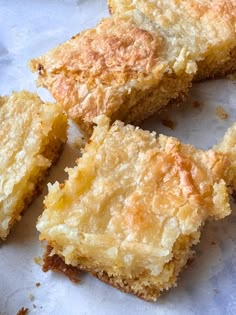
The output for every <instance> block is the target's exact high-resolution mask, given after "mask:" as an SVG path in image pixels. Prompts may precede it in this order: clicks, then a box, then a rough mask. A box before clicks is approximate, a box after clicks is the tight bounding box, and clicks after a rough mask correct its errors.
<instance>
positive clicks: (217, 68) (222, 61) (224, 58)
mask: <svg viewBox="0 0 236 315" xmlns="http://www.w3.org/2000/svg"><path fill="white" fill-rule="evenodd" d="M108 5H109V7H110V11H111V12H113V13H120V14H126V12H128V11H130V10H134V9H138V10H140V11H141V12H142V13H143V14H144V15H145V16H146V17H147V18H148V19H150V20H151V21H152V22H153V23H154V24H156V25H158V26H159V27H161V28H162V29H163V30H164V31H166V32H168V33H170V34H172V36H175V37H176V38H178V42H179V43H180V44H182V45H183V47H186V46H188V50H189V54H190V55H191V57H192V58H196V55H198V58H199V57H200V58H199V59H198V60H199V61H198V71H197V74H196V76H195V79H196V80H202V79H206V78H209V77H215V76H223V75H225V74H226V73H229V72H232V71H235V70H236V33H235V30H236V1H235V0H201V1H199V0H165V1H153V0H134V1H133V0H132V1H131V0H108ZM195 60H196V59H195Z"/></svg>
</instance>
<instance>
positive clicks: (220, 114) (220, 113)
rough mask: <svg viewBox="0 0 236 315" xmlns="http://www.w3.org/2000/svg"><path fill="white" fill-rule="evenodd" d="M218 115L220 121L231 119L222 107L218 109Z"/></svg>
mask: <svg viewBox="0 0 236 315" xmlns="http://www.w3.org/2000/svg"><path fill="white" fill-rule="evenodd" d="M216 115H217V116H218V117H219V118H220V119H227V118H228V117H229V114H228V113H227V112H226V111H225V110H224V108H223V107H222V106H217V107H216Z"/></svg>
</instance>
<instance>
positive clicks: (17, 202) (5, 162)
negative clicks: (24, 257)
mask: <svg viewBox="0 0 236 315" xmlns="http://www.w3.org/2000/svg"><path fill="white" fill-rule="evenodd" d="M0 125H1V131H0V139H1V147H0V174H1V176H0V187H1V192H0V238H1V239H5V238H6V237H7V235H8V233H9V231H10V228H11V226H12V225H13V223H14V222H15V221H16V220H19V219H20V214H21V212H22V210H23V209H25V207H26V206H27V205H28V204H29V203H30V202H31V201H32V199H33V197H34V195H35V194H36V193H38V192H39V191H40V190H41V188H42V183H43V180H44V178H45V175H46V173H47V170H48V168H49V167H50V166H51V164H52V163H53V162H54V161H55V160H56V158H57V157H58V155H59V153H60V150H61V148H62V145H63V143H65V141H66V138H67V135H66V133H67V118H66V115H65V114H64V113H63V111H62V109H61V107H60V106H59V105H57V104H49V103H43V101H41V100H40V98H39V97H38V96H37V95H36V94H33V93H30V92H27V91H22V92H17V93H13V94H12V95H11V96H5V97H0Z"/></svg>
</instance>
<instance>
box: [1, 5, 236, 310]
mask: <svg viewBox="0 0 236 315" xmlns="http://www.w3.org/2000/svg"><path fill="white" fill-rule="evenodd" d="M107 15H108V11H107V8H106V2H105V0H96V1H95V0H90V1H89V0H88V1H85V0H84V1H76V0H74V1H72V0H71V1H70V0H64V1H63V0H61V1H59V0H57V1H56V0H41V1H40V0H34V1H33V0H31V1H30V0H22V1H17V0H15V1H14V0H9V1H6V0H0V95H5V94H9V93H11V92H12V90H20V89H29V90H31V91H36V90H37V91H38V93H39V94H40V95H41V96H42V97H43V98H44V99H50V96H49V93H48V92H47V91H45V90H43V89H36V86H35V82H34V79H35V77H34V75H33V74H31V73H30V71H29V69H28V67H27V61H28V60H29V59H31V58H33V57H36V56H39V55H41V54H43V53H44V52H46V51H47V50H48V49H50V48H52V47H54V46H56V45H57V44H59V43H61V42H63V41H65V40H67V39H69V38H70V37H71V36H72V35H74V34H76V33H78V32H80V31H81V30H82V29H86V28H89V27H93V26H94V25H96V23H97V22H98V21H99V20H100V19H101V18H102V17H104V16H107ZM235 87H236V81H235V82H233V81H229V80H218V81H210V82H204V83H201V84H197V85H194V86H193V88H192V90H191V98H190V100H189V104H190V103H191V102H192V99H195V100H199V101H200V102H201V104H202V106H200V107H199V108H193V106H192V105H189V106H187V105H186V107H185V108H184V109H183V110H181V111H175V112H174V111H171V112H169V113H167V115H168V118H172V119H173V120H175V121H176V122H177V127H176V128H175V129H174V130H171V129H168V128H166V127H164V126H163V125H162V124H161V123H160V121H159V120H158V119H157V118H156V117H153V118H152V119H149V120H148V121H146V122H145V123H144V124H143V128H147V129H150V130H156V131H157V132H162V133H164V134H167V135H174V136H177V137H179V138H180V139H181V140H182V141H183V142H185V143H191V144H194V145H196V146H197V147H199V148H204V149H207V148H209V147H211V146H212V145H213V144H215V143H216V142H217V140H219V139H220V138H221V136H222V135H223V134H224V132H225V130H226V129H227V127H228V126H230V125H231V124H232V123H233V122H234V121H236V109H235V107H236V90H235ZM218 105H222V106H223V107H224V108H225V109H226V111H227V112H228V113H229V118H228V119H227V120H220V119H219V118H218V117H217V116H216V114H215V110H216V107H217V106H218ZM76 135H77V129H76V128H75V127H73V128H71V129H70V135H69V141H68V144H67V145H66V147H65V150H64V152H63V154H62V156H61V159H60V161H59V163H58V164H57V166H55V167H53V169H52V170H51V173H50V177H49V178H48V181H51V182H54V181H55V180H59V181H62V180H63V179H64V178H65V174H64V171H63V169H64V168H65V167H66V166H73V165H74V161H75V159H76V157H77V156H78V150H77V149H76V148H75V146H74V144H73V143H74V140H73V139H74V138H75V137H76ZM45 193H46V187H45V189H44V191H43V194H42V195H41V196H40V197H38V198H37V199H36V200H35V202H34V203H33V204H32V205H31V207H30V208H29V209H28V210H27V211H26V212H25V214H24V216H23V218H22V220H21V221H20V222H19V223H17V224H16V225H15V226H14V228H13V230H12V232H11V234H10V236H9V238H8V239H7V241H6V242H4V243H2V244H1V245H0V314H1V315H3V314H4V315H12V314H16V312H17V311H18V310H19V309H20V308H21V307H27V308H29V310H30V314H44V315H47V314H48V315H49V314H50V315H52V314H57V315H64V314H69V315H77V314H81V315H82V314H87V315H90V314H96V315H102V314H109V315H113V314H114V315H115V314H117V315H118V314H131V315H139V314H146V315H151V314H152V315H154V314H156V315H157V314H158V315H162V314H168V315H169V314H181V315H185V314H199V315H200V314H211V315H214V314H232V315H233V314H236V293H235V292H236V252H235V249H236V245H235V240H236V229H235V224H236V214H235V210H234V211H233V213H232V215H231V216H229V217H228V218H226V219H225V220H223V221H218V222H212V223H209V224H208V225H207V226H206V227H205V229H204V231H203V234H202V239H201V243H200V244H199V245H198V246H197V248H196V250H197V255H196V257H195V260H194V262H193V263H192V264H191V265H190V266H189V267H188V268H187V269H186V270H185V271H184V272H183V273H182V274H181V276H180V279H179V281H178V286H177V288H174V289H172V290H170V291H169V292H167V293H165V294H163V295H162V297H161V298H160V299H159V300H158V301H157V302H156V303H148V302H145V301H142V300H140V299H138V298H136V297H134V296H131V295H128V294H124V293H122V292H120V291H118V290H117V289H114V288H112V287H110V286H108V285H106V284H104V283H102V282H100V281H99V280H97V279H94V278H92V277H91V276H89V275H83V276H82V277H81V284H80V285H75V284H72V283H71V282H70V281H69V280H68V279H67V278H65V277H64V276H62V275H59V274H55V273H51V272H48V273H43V272H42V271H41V267H40V266H39V265H38V264H36V263H35V262H34V258H35V257H37V256H40V255H41V254H42V248H41V245H40V243H39V242H38V232H37V231H36V229H35V223H36V220H37V217H38V216H39V214H40V213H41V212H42V209H43V204H42V202H43V195H44V194H45ZM37 282H40V284H41V285H40V287H36V286H35V284H36V283H37Z"/></svg>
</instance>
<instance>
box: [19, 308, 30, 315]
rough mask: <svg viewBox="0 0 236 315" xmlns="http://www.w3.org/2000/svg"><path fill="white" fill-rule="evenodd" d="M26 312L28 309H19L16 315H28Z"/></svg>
mask: <svg viewBox="0 0 236 315" xmlns="http://www.w3.org/2000/svg"><path fill="white" fill-rule="evenodd" d="M28 312H29V309H28V308H24V307H22V308H21V309H19V311H18V312H17V314H16V315H26V314H28Z"/></svg>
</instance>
